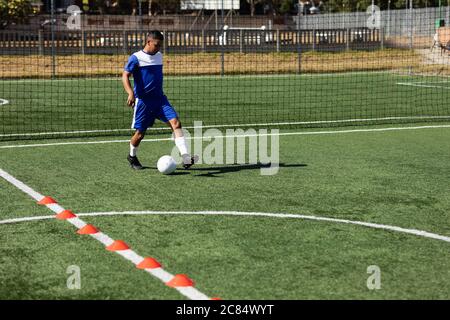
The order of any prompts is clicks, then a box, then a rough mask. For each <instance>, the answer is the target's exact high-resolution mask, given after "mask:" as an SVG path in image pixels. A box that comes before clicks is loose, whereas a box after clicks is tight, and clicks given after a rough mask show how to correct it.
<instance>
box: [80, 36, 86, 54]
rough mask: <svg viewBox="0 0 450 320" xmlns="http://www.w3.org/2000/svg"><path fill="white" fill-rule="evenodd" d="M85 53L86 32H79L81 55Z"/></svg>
mask: <svg viewBox="0 0 450 320" xmlns="http://www.w3.org/2000/svg"><path fill="white" fill-rule="evenodd" d="M85 53H86V31H81V54H83V55H84V54H85Z"/></svg>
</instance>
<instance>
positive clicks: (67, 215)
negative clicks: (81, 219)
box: [56, 210, 77, 220]
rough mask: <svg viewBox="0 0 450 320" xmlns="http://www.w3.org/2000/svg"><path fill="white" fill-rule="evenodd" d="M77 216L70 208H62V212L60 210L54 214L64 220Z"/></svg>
mask: <svg viewBox="0 0 450 320" xmlns="http://www.w3.org/2000/svg"><path fill="white" fill-rule="evenodd" d="M76 217H77V216H76V215H75V214H74V213H73V212H72V211H70V210H64V211H63V212H60V213H58V214H57V215H56V219H59V220H66V219H72V218H76Z"/></svg>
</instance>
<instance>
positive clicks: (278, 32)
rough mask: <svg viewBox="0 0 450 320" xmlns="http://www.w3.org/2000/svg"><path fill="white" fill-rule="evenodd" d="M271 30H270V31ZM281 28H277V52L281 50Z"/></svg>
mask: <svg viewBox="0 0 450 320" xmlns="http://www.w3.org/2000/svg"><path fill="white" fill-rule="evenodd" d="M269 32H270V31H269ZM280 42H281V39H280V29H277V52H280Z"/></svg>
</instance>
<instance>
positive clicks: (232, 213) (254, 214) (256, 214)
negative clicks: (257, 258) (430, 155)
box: [0, 211, 450, 243]
mask: <svg viewBox="0 0 450 320" xmlns="http://www.w3.org/2000/svg"><path fill="white" fill-rule="evenodd" d="M126 215H203V216H239V217H245V216H251V217H270V218H289V219H303V220H314V221H324V222H332V223H344V224H353V225H358V226H364V227H368V228H374V229H381V230H388V231H394V232H400V233H407V234H411V235H414V236H418V237H424V238H429V239H435V240H440V241H445V242H449V243H450V237H448V236H443V235H440V234H436V233H431V232H428V231H423V230H417V229H407V228H402V227H397V226H391V225H385V224H378V223H371V222H364V221H355V220H347V219H336V218H328V217H321V216H307V215H300V214H288V213H270V212H240V211H122V212H116V211H112V212H89V213H80V214H78V216H82V217H97V216H126ZM46 219H49V216H40V217H26V218H17V219H7V220H0V225H1V224H10V223H20V222H26V221H36V220H46Z"/></svg>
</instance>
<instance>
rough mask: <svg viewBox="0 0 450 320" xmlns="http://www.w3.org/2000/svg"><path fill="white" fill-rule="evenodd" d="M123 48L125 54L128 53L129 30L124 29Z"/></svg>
mask: <svg viewBox="0 0 450 320" xmlns="http://www.w3.org/2000/svg"><path fill="white" fill-rule="evenodd" d="M122 38H123V39H122V41H123V43H122V50H123V54H125V55H126V54H128V32H127V31H126V30H124V31H123V34H122Z"/></svg>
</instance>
